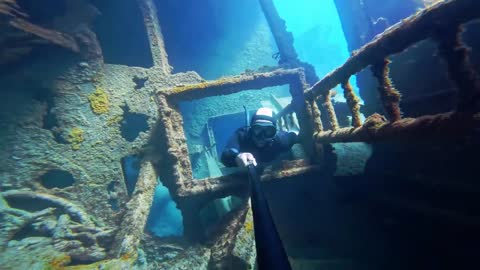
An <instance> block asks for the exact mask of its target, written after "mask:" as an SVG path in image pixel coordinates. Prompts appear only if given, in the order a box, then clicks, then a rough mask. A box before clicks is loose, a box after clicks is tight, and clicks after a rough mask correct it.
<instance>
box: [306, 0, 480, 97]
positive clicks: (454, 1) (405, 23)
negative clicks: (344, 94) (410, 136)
mask: <svg viewBox="0 0 480 270" xmlns="http://www.w3.org/2000/svg"><path fill="white" fill-rule="evenodd" d="M476 18H480V1H478V0H447V1H445V2H444V3H441V4H438V5H435V6H432V7H430V8H426V9H425V10H422V11H420V12H418V13H417V14H415V15H412V16H410V17H409V18H407V19H404V20H402V21H401V22H400V23H398V24H396V25H394V26H392V27H390V28H388V29H387V30H386V31H385V32H384V33H382V34H380V35H378V36H377V37H376V38H375V39H374V40H373V41H371V42H370V43H368V44H366V45H365V46H363V47H362V48H361V49H359V50H357V51H354V52H353V53H352V56H351V57H350V58H349V59H348V60H347V61H346V62H345V63H344V64H343V65H342V66H341V67H339V68H337V69H336V70H334V71H333V72H331V73H330V74H328V75H327V76H325V78H323V79H322V80H320V81H319V82H317V83H315V85H314V86H312V87H311V88H310V89H309V90H308V91H307V93H306V98H307V99H309V100H312V99H313V98H314V97H316V96H319V95H322V94H326V92H327V91H329V90H330V89H333V88H334V87H335V86H337V85H338V84H340V83H341V82H345V81H346V80H347V79H348V78H349V77H350V76H351V75H353V74H356V73H358V72H360V71H361V70H363V69H364V68H366V67H367V66H369V65H372V64H374V63H378V62H381V61H383V59H385V58H387V57H388V56H390V55H392V54H396V53H400V52H402V51H403V50H405V49H406V48H408V47H410V46H412V45H413V44H415V43H417V42H419V41H422V40H424V39H427V38H429V37H430V36H431V35H432V30H433V29H437V27H438V25H439V24H441V25H460V24H463V23H466V22H469V21H471V20H473V19H476Z"/></svg>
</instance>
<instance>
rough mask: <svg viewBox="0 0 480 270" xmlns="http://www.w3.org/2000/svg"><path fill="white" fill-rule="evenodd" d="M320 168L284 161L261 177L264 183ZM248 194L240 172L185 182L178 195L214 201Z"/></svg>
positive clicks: (305, 162)
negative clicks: (229, 196)
mask: <svg viewBox="0 0 480 270" xmlns="http://www.w3.org/2000/svg"><path fill="white" fill-rule="evenodd" d="M319 170H320V166H316V165H311V164H310V162H309V161H308V160H303V159H302V160H291V161H283V162H282V164H281V166H280V168H277V167H275V168H272V167H267V168H266V169H265V170H264V172H263V174H262V175H261V180H262V181H274V180H281V179H283V178H285V177H292V176H297V175H301V174H304V173H307V172H315V171H319ZM247 192H248V176H247V174H246V172H238V173H234V174H230V175H224V176H220V177H215V178H208V179H204V180H194V181H188V182H185V187H184V188H183V189H181V190H180V191H179V193H178V195H179V196H181V197H182V198H186V199H188V198H192V199H194V198H202V199H205V200H213V199H217V198H222V197H225V196H228V195H232V194H235V195H239V196H241V195H243V194H245V193H247Z"/></svg>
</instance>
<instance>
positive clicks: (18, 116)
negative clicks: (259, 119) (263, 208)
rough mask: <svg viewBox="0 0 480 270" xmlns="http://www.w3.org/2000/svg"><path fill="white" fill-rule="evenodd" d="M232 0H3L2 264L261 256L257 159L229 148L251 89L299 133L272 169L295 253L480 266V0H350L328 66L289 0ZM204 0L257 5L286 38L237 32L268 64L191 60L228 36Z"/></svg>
mask: <svg viewBox="0 0 480 270" xmlns="http://www.w3.org/2000/svg"><path fill="white" fill-rule="evenodd" d="M198 2H202V1H198ZM227 2H228V1H213V0H212V1H205V3H203V4H199V3H196V2H195V1H187V0H185V1H177V2H176V1H168V0H135V1H134V0H130V1H106V0H59V1H53V0H48V1H36V0H0V27H1V32H0V85H1V86H0V88H1V89H0V96H1V98H2V100H3V102H2V106H1V109H0V145H1V148H0V164H2V165H1V167H0V269H255V264H256V249H255V238H254V232H253V230H254V226H253V216H252V209H251V204H250V201H249V197H250V194H249V182H248V178H247V176H246V172H245V171H244V170H241V169H230V168H225V166H223V165H222V164H221V162H220V161H219V158H218V155H219V154H220V151H221V149H222V147H223V146H224V145H225V143H226V138H225V135H226V134H225V133H231V132H232V131H233V130H234V129H235V128H238V127H240V126H241V125H243V123H244V118H243V115H244V114H243V110H244V109H243V107H242V106H243V105H246V106H247V107H248V109H250V110H253V109H256V108H257V107H260V106H270V107H272V108H273V109H274V110H275V111H276V112H277V117H278V122H277V129H278V130H286V131H288V130H296V131H298V132H299V136H300V138H301V143H300V144H296V145H295V146H294V147H293V148H292V149H291V151H290V152H289V153H288V154H287V155H286V156H285V157H282V158H280V159H279V160H277V161H276V162H273V163H271V164H268V166H266V167H265V169H264V170H263V172H262V175H261V180H262V186H263V188H264V191H265V195H266V197H267V198H268V201H269V204H270V208H271V212H272V216H273V219H274V221H275V223H276V226H277V229H278V232H279V235H280V237H281V238H282V242H283V244H284V247H285V250H286V252H287V254H288V257H289V260H290V264H291V265H292V269H425V268H427V269H475V268H478V267H479V266H480V262H478V259H477V256H478V242H479V240H480V207H479V206H480V196H479V195H480V183H479V181H478V180H479V179H478V178H479V176H478V175H479V172H478V167H477V166H478V160H479V153H480V79H479V78H480V77H479V75H478V74H479V71H480V22H479V21H478V19H480V1H478V0H445V1H426V0H424V1H416V0H402V1H400V0H398V1H394V0H389V1H381V2H382V3H378V1H375V0H370V1H369V0H350V1H347V0H335V1H334V3H335V5H336V9H337V11H338V16H339V18H340V21H341V25H342V28H343V32H344V34H345V38H346V41H347V43H348V49H349V53H350V57H349V58H348V59H346V60H345V61H344V62H343V64H341V65H339V66H337V67H336V68H335V69H332V70H330V72H329V73H328V74H320V73H318V72H316V71H315V67H314V66H313V65H312V64H310V63H309V62H308V61H304V60H303V59H301V58H300V57H299V54H298V52H297V50H296V47H295V45H294V40H295V39H294V37H293V35H292V33H291V32H289V30H288V23H289V21H288V20H285V19H284V18H282V16H281V14H280V12H278V10H277V8H276V3H275V1H274V0H258V1H257V0H251V1H250V0H249V1H244V2H243V1H242V3H241V4H239V3H236V4H234V3H227ZM189 5H191V6H192V8H191V10H188V9H187V8H186V6H189ZM200 5H205V6H207V9H208V10H215V12H216V13H215V14H216V15H215V16H216V17H215V18H214V19H216V20H218V18H223V19H225V21H227V20H228V21H229V23H230V24H233V23H234V22H235V21H239V20H240V19H239V18H237V17H231V16H229V15H228V12H231V10H230V9H235V5H245V6H244V7H247V8H246V10H245V12H244V13H245V14H244V15H245V18H247V19H248V18H251V17H252V16H253V15H249V14H250V13H252V14H253V13H255V14H258V16H259V18H261V20H260V22H261V23H262V27H263V28H262V29H263V30H262V31H263V32H262V33H264V34H265V35H268V36H271V39H272V40H273V41H274V44H275V46H276V48H274V49H273V51H269V50H266V49H265V50H263V49H261V46H260V45H262V44H261V43H255V44H251V45H249V46H251V47H254V48H255V49H254V50H250V51H248V52H246V53H245V52H242V51H240V50H236V47H235V46H238V44H237V43H235V42H231V43H228V42H225V44H226V45H225V46H229V45H231V51H230V50H228V51H229V52H228V55H229V56H231V57H232V58H233V57H235V59H237V60H238V62H239V63H244V62H242V61H247V66H248V65H253V64H252V63H254V64H257V65H256V66H252V68H248V69H247V68H245V65H242V64H238V65H237V66H236V67H235V68H236V69H234V68H232V69H230V71H229V72H226V73H225V74H220V73H219V72H217V71H215V72H217V73H215V72H213V71H212V72H210V73H208V72H205V73H204V74H207V73H208V75H206V76H203V75H202V74H200V73H198V72H197V69H199V70H200V69H202V68H203V69H205V67H206V66H209V67H210V66H217V68H218V70H221V69H224V70H226V69H227V67H228V65H229V64H232V65H233V63H230V62H229V63H226V64H219V63H215V62H214V60H211V61H212V62H209V63H207V62H205V63H201V62H200V60H199V61H198V62H196V63H192V62H189V61H190V60H191V61H193V60H192V59H195V60H198V59H200V58H195V57H196V56H195V55H194V53H195V48H196V47H198V46H200V47H201V46H202V45H201V43H202V42H204V39H205V40H208V39H210V38H212V39H214V40H216V39H215V38H217V37H210V36H205V35H207V34H206V32H205V33H203V32H202V33H201V34H198V35H195V34H193V33H194V32H192V31H193V30H191V28H193V27H194V24H195V22H194V21H193V22H192V21H189V20H187V19H185V18H197V19H199V20H202V23H200V21H198V22H197V24H198V25H200V26H197V27H210V25H208V24H207V23H205V22H206V21H208V18H207V17H201V16H199V17H195V16H198V14H197V13H196V8H198V6H200ZM227 6H228V7H227ZM400 6H401V7H402V10H403V9H405V10H406V11H405V12H404V13H405V14H403V15H402V16H400V15H398V14H397V13H396V12H397V11H398V10H399V8H400ZM229 8H230V9H229ZM182 12H185V13H182ZM230 15H231V14H230ZM182 16H185V17H182ZM192 20H193V19H192ZM212 20H213V19H212ZM232 21H233V23H232ZM246 21H247V22H248V23H250V22H251V21H249V20H246ZM189 23H191V25H190V24H189ZM248 23H245V25H248ZM225 25H226V26H224V29H215V31H217V32H215V31H214V30H211V31H210V32H209V34H211V35H212V36H215V35H217V36H222V35H221V34H216V33H222V32H221V31H226V30H228V29H229V28H228V27H227V26H228V25H229V24H228V23H225ZM205 31H206V30H205ZM182 32H183V33H190V32H191V33H192V34H191V35H192V36H191V37H190V38H192V40H188V39H187V40H186V41H185V40H184V41H182V38H183V37H180V34H179V33H182ZM231 34H232V35H236V33H231ZM243 36H244V35H241V34H238V38H243ZM245 36H247V35H245ZM248 37H250V36H248ZM309 37H310V38H313V39H320V40H321V39H322V37H321V36H319V37H316V36H311V35H310V36H309ZM259 40H262V39H261V38H259ZM182 42H183V43H182ZM197 42H198V43H197ZM182 44H183V45H182ZM185 44H186V45H185ZM188 46H190V47H188ZM203 49H204V48H203ZM182 50H183V51H182ZM199 50H200V49H199ZM257 50H259V51H260V52H259V53H258V54H261V57H263V58H262V59H264V58H267V59H268V63H264V62H262V61H261V60H259V59H260V58H258V59H257V58H255V57H256V56H255V54H256V53H257ZM187 51H189V52H187ZM212 51H213V53H212V55H210V56H208V57H205V59H206V58H210V59H212V58H215V57H217V56H218V55H220V56H218V57H221V54H222V53H225V54H226V52H219V51H218V50H215V49H212ZM215 51H217V52H215ZM189 53H190V54H191V55H190V54H189ZM215 53H216V54H215ZM182 54H185V55H187V56H184V58H182ZM272 54H273V58H272ZM202 57H203V56H202ZM248 57H252V58H254V59H253V60H251V59H250V60H251V61H250V60H249V58H248ZM259 57H260V56H259ZM178 59H181V60H178ZM205 61H207V60H205ZM209 61H210V60H209ZM272 63H273V64H272ZM177 66H178V69H177ZM177 70H178V72H177ZM174 71H175V72H174ZM210 71H211V70H210ZM212 74H213V75H212ZM221 75H222V76H221ZM223 75H224V76H223ZM354 76H356V83H357V85H358V91H357V90H356V89H355V88H356V86H353V85H352V84H351V78H352V77H354ZM279 89H280V90H279ZM339 91H340V92H339ZM341 95H343V96H344V100H339V99H335V97H338V96H341ZM160 193H162V194H163V195H162V196H163V197H161V198H160V197H158V200H157V196H160V195H159V194H160ZM167 208H168V209H169V210H168V211H167V210H165V209H167ZM161 209H163V210H161ZM160 211H167V212H168V216H166V215H163V216H162V215H161V214H159V213H160ZM162 213H166V212H162ZM170 220H175V222H176V223H175V224H174V225H172V224H170V225H169V222H170ZM172 222H173V221H172ZM170 223H171V222H170ZM180 228H181V229H180Z"/></svg>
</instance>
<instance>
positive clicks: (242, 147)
mask: <svg viewBox="0 0 480 270" xmlns="http://www.w3.org/2000/svg"><path fill="white" fill-rule="evenodd" d="M296 142H297V134H295V133H293V132H285V131H278V132H277V134H276V135H275V137H274V138H273V139H272V140H271V141H270V142H269V143H267V145H265V146H264V147H262V148H259V147H257V146H256V145H255V143H254V142H253V140H252V139H251V137H250V134H248V129H247V128H246V127H243V128H239V129H237V131H235V133H234V134H233V135H232V137H231V138H230V140H229V141H228V143H227V145H226V146H225V149H224V150H223V152H222V163H223V164H224V165H225V166H227V167H235V166H237V164H236V162H235V158H236V157H237V155H238V154H239V153H251V154H252V155H253V156H254V157H255V160H257V163H262V162H270V161H272V160H274V159H275V158H276V157H278V155H279V154H281V153H282V152H285V151H288V150H290V148H291V147H292V145H293V144H295V143H296Z"/></svg>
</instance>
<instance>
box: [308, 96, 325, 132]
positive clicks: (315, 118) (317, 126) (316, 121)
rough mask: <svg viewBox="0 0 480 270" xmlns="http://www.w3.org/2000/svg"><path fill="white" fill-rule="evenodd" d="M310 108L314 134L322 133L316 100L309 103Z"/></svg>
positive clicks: (320, 116) (320, 115) (320, 114)
mask: <svg viewBox="0 0 480 270" xmlns="http://www.w3.org/2000/svg"><path fill="white" fill-rule="evenodd" d="M310 104H311V105H310V106H311V108H312V118H313V126H314V132H322V131H323V123H322V113H321V112H320V109H319V108H318V105H317V100H316V99H314V100H312V101H311V102H310Z"/></svg>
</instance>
